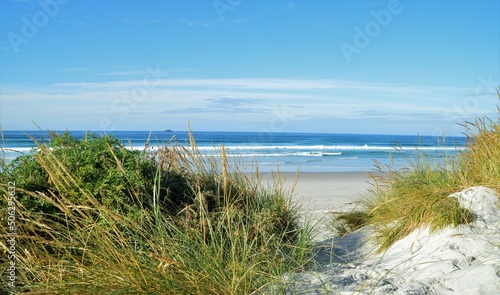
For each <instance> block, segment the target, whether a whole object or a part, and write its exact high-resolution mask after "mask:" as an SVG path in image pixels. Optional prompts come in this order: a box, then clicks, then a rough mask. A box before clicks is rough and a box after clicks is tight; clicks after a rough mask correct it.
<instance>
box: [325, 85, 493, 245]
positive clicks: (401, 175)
mask: <svg viewBox="0 0 500 295" xmlns="http://www.w3.org/2000/svg"><path fill="white" fill-rule="evenodd" d="M499 98H500V93H499ZM498 111H499V112H498V114H499V116H498V117H497V118H496V119H490V118H478V119H476V121H475V122H473V123H472V122H467V123H466V124H464V125H463V126H464V128H465V132H464V133H465V134H466V135H467V137H468V143H467V146H466V148H465V149H464V150H459V151H458V153H457V155H454V156H448V157H447V158H446V160H445V161H444V163H436V162H435V161H433V160H432V159H430V158H428V157H426V156H425V154H424V153H419V155H418V156H417V157H415V158H413V159H410V165H409V166H410V169H409V170H408V171H401V170H398V169H396V168H394V167H393V166H391V165H382V164H380V163H379V162H376V164H375V166H376V170H377V172H379V173H373V174H370V176H371V178H372V180H373V189H372V190H371V192H372V195H373V197H372V198H370V199H366V200H364V202H363V205H362V209H361V210H358V211H355V212H349V213H346V214H342V215H339V216H337V217H336V218H335V221H334V222H335V224H337V227H339V226H338V224H342V225H343V226H342V228H344V229H346V231H345V232H347V231H348V230H356V229H359V228H361V227H364V226H372V227H373V229H374V240H375V244H376V245H377V246H378V248H377V249H378V251H379V252H380V251H383V250H384V249H387V248H388V247H390V246H391V245H392V244H393V243H394V242H395V241H397V240H399V239H401V238H403V237H406V236H407V235H408V234H410V233H411V232H412V231H414V230H415V229H417V228H421V227H429V228H430V229H431V231H435V230H439V229H441V228H444V227H446V226H450V225H452V226H457V225H459V224H466V223H470V222H472V221H473V220H474V216H473V215H472V214H471V212H470V211H469V210H468V209H467V208H462V207H460V205H459V203H458V201H457V200H456V199H454V198H449V197H448V196H449V195H451V194H453V193H456V192H459V191H461V190H464V189H467V188H469V187H472V186H486V187H490V188H492V189H494V190H496V191H497V192H498V195H499V196H500V109H499V110H498ZM417 149H418V148H417ZM345 232H344V233H345Z"/></svg>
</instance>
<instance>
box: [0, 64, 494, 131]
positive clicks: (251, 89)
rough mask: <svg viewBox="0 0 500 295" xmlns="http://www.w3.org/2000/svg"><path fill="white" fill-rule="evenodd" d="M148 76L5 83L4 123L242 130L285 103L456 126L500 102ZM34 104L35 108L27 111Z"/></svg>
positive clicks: (461, 92)
mask: <svg viewBox="0 0 500 295" xmlns="http://www.w3.org/2000/svg"><path fill="white" fill-rule="evenodd" d="M135 74H138V72H137V71H117V72H106V73H103V75H109V76H124V77H125V76H128V75H135ZM147 78H148V79H149V80H148V79H135V80H115V81H110V82H100V83H83V82H82V83H61V84H51V85H45V86H36V87H34V86H26V85H23V86H20V85H13V84H10V85H7V84H3V85H0V86H1V90H0V94H1V95H2V107H3V108H4V109H5V110H4V112H3V114H4V117H3V118H2V120H3V121H4V122H1V123H2V125H4V128H6V129H8V128H9V126H8V125H9V123H10V122H17V123H16V124H22V122H25V123H26V124H30V122H31V120H33V119H34V118H40V117H43V118H45V120H47V121H51V122H53V124H63V123H65V122H66V121H65V120H67V121H68V122H72V123H73V124H74V125H77V126H80V127H79V128H80V129H90V128H98V126H99V124H98V122H99V121H100V120H102V118H110V119H111V120H113V122H115V123H117V126H119V127H117V128H121V129H129V128H132V127H136V126H137V123H136V122H153V121H154V120H158V121H161V120H165V119H166V118H168V119H169V120H176V121H179V122H185V121H186V120H188V119H190V118H196V119H197V120H198V121H199V122H202V123H200V124H202V125H203V126H207V127H209V126H215V125H211V124H218V125H216V126H226V127H227V128H232V129H237V128H238V126H258V125H259V124H260V125H265V124H268V123H266V122H269V121H270V120H272V117H273V116H274V115H273V114H274V113H276V112H277V110H281V109H283V108H286V111H287V113H288V114H289V115H290V116H291V117H293V120H294V121H295V122H300V121H304V122H305V121H308V122H309V121H311V120H313V121H314V120H316V121H318V122H319V121H321V122H323V121H325V120H332V121H335V120H347V121H349V122H352V123H353V124H357V126H358V128H359V129H360V132H362V128H364V127H363V122H367V121H370V120H379V121H380V122H381V123H380V124H383V122H385V124H387V126H388V128H395V127H396V126H395V125H398V126H397V127H400V125H401V124H403V122H408V124H409V123H412V124H415V122H417V121H418V120H421V121H426V122H427V124H429V125H431V124H435V125H436V126H439V124H444V123H446V124H448V125H449V124H452V123H454V122H450V121H451V120H455V121H457V120H458V121H460V120H461V119H464V118H469V117H471V116H475V115H478V114H482V113H488V112H490V111H491V109H492V108H493V107H494V103H495V100H491V101H494V102H493V103H491V102H489V100H488V99H484V98H479V97H476V98H475V99H477V105H474V106H473V107H471V108H468V109H467V108H463V107H460V106H463V105H464V101H465V99H467V96H466V95H467V94H470V93H471V92H472V91H473V90H472V89H469V88H450V87H423V86H413V85H392V84H386V83H366V82H358V81H345V80H326V79H317V80H313V79H279V78H260V79H259V78H252V79H241V78H238V79H236V78H234V79H165V78H162V77H159V78H158V79H155V78H154V77H152V76H150V77H147ZM469 99H470V98H469ZM475 102H476V101H475ZM27 105H29V106H30V107H29V109H30V110H33V111H30V112H26V111H24V112H23V111H22V110H23V108H26V106H27ZM34 110H36V111H34ZM14 114H15V115H14ZM61 114H64V116H65V117H64V118H65V119H64V120H63V121H61V120H60V119H58V118H60V117H61ZM72 115H73V116H72ZM82 115H86V116H82ZM165 116H167V117H165ZM155 118H156V119H155ZM148 120H149V121H148ZM311 122H312V121H311ZM394 122H398V123H397V124H395V123H394ZM118 123H119V124H118ZM400 123H401V124H400ZM120 124H121V125H120ZM134 124H135V125H134ZM89 125H90V127H88V126H89ZM63 127H64V126H63ZM59 128H61V127H60V126H59ZM214 128H215V127H214ZM292 131H293V130H292ZM311 131H314V130H311Z"/></svg>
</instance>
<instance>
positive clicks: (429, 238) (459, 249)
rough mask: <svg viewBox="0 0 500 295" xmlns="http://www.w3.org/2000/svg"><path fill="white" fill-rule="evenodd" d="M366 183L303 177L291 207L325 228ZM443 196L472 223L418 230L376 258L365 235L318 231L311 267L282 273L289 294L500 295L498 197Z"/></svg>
mask: <svg viewBox="0 0 500 295" xmlns="http://www.w3.org/2000/svg"><path fill="white" fill-rule="evenodd" d="M287 179H288V177H287ZM368 180H369V179H368V177H367V176H366V175H365V174H360V173H341V174H338V175H337V174H336V173H323V174H321V173H309V174H308V173H306V174H305V175H301V178H300V180H299V183H298V184H297V186H296V191H295V193H296V196H297V197H296V199H295V201H296V202H300V203H302V204H303V211H304V214H306V215H307V214H308V213H310V214H313V215H314V217H315V219H316V220H320V221H321V220H323V222H324V221H325V220H326V218H328V216H329V214H328V212H329V211H339V210H346V209H349V208H352V207H353V206H354V205H355V204H356V200H358V199H359V198H361V197H366V196H367V195H368V194H367V192H366V190H367V189H368V188H369V187H370V185H369V183H368V182H367V181H368ZM286 184H287V185H290V184H291V181H290V179H288V180H287V182H286ZM301 196H302V197H301ZM450 197H455V198H457V199H458V200H459V202H460V204H461V206H463V207H465V208H469V209H470V210H471V212H472V213H473V214H474V215H475V217H476V220H475V222H474V223H472V224H469V225H461V226H459V227H448V228H445V229H443V230H441V231H439V232H435V233H431V232H430V231H429V229H428V228H422V229H419V230H416V231H414V232H413V233H412V234H410V235H409V236H408V237H406V238H404V239H402V240H400V241H398V242H396V243H395V244H394V245H393V246H392V247H390V248H389V249H388V250H387V251H385V252H383V253H380V254H374V251H373V250H374V246H373V245H372V244H370V243H369V242H367V241H368V239H369V236H370V235H371V231H370V228H364V229H361V230H358V231H356V232H353V233H350V234H348V235H346V236H344V237H339V236H335V233H333V232H331V231H329V228H328V227H319V228H320V231H322V233H321V234H320V235H319V236H318V242H317V255H316V263H315V266H314V267H313V268H312V269H311V270H309V271H306V272H302V273H294V274H289V275H288V276H287V277H286V278H285V279H286V280H288V281H289V282H293V283H291V284H290V286H289V288H288V293H289V294H415V295H418V294H500V205H499V201H498V200H499V199H498V197H497V196H496V195H495V193H494V192H493V191H492V190H490V189H488V188H485V187H473V188H470V189H468V190H465V191H462V192H459V193H456V194H453V195H452V196H450Z"/></svg>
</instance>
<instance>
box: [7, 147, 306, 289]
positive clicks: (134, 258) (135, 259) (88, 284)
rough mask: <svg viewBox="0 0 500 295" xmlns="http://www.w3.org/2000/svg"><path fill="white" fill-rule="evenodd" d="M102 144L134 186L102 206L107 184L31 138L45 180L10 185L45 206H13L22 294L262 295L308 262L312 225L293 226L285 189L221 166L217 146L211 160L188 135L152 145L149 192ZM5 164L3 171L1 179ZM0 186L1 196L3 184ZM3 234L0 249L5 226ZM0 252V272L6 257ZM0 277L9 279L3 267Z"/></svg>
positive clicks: (223, 160) (293, 212) (224, 160)
mask: <svg viewBox="0 0 500 295" xmlns="http://www.w3.org/2000/svg"><path fill="white" fill-rule="evenodd" d="M92 140H96V139H95V138H94V139H92ZM92 140H90V142H91V141H92ZM97 140H98V139H97ZM85 148H86V146H85ZM108 149H109V151H111V154H108V157H107V158H103V159H105V161H108V160H109V159H110V158H111V159H113V160H114V165H111V166H110V167H115V168H116V169H113V170H112V174H113V175H112V176H116V174H120V173H121V174H122V175H120V177H122V176H123V180H124V183H123V185H124V186H127V184H128V185H132V184H133V186H132V187H128V189H124V190H119V191H118V190H117V192H120V193H121V192H124V195H125V196H127V194H129V197H130V199H128V200H129V201H128V202H129V203H128V205H127V206H128V207H127V206H115V205H116V204H115V203H116V202H115V200H113V202H111V203H109V204H113V206H111V207H109V206H106V204H108V203H106V200H105V198H106V197H107V195H106V192H108V191H109V189H106V190H104V188H106V183H107V182H103V183H101V184H99V187H97V188H94V187H89V186H88V185H86V183H85V181H84V180H82V179H79V178H78V177H76V176H75V173H79V172H78V171H77V172H72V169H71V168H70V167H69V166H68V163H69V162H68V161H67V160H68V159H64V157H61V155H60V154H57V153H56V152H55V151H54V150H52V149H49V148H48V146H47V145H45V144H42V143H38V151H37V152H36V154H35V156H34V159H35V161H36V163H38V165H40V166H41V167H42V168H43V171H45V172H46V174H47V177H48V178H47V179H48V180H47V183H48V184H50V189H49V190H47V191H45V192H40V191H30V190H25V189H22V188H18V194H19V196H21V195H25V197H24V198H22V200H31V202H35V201H36V203H35V205H36V206H35V205H33V206H34V207H33V208H42V209H40V211H37V212H32V211H30V210H28V209H27V208H26V207H25V206H24V204H23V202H20V201H18V202H17V203H16V206H17V211H16V212H17V216H16V217H17V234H18V236H17V237H16V239H17V244H16V245H17V248H16V249H17V253H16V254H17V273H16V274H17V281H16V285H17V287H16V289H15V291H16V292H18V293H19V294H259V293H260V292H261V291H263V290H267V291H268V290H270V288H272V286H276V282H277V281H279V278H280V277H281V276H282V275H283V274H284V273H285V272H289V271H294V270H297V269H301V268H302V267H304V265H305V264H306V263H307V262H308V259H310V253H311V239H310V234H311V232H310V227H308V226H307V225H302V226H301V227H299V225H298V224H297V220H298V211H297V210H298V208H295V207H294V206H292V204H291V201H290V192H289V191H287V190H285V189H284V188H283V187H281V186H280V184H279V181H276V182H275V183H274V185H270V186H267V187H266V186H264V185H263V184H262V183H261V182H260V178H259V175H258V174H255V175H254V176H251V175H247V174H244V173H242V172H241V171H239V169H238V167H239V166H238V165H239V164H238V163H235V164H234V165H232V166H231V165H229V164H230V163H228V157H227V155H226V151H225V150H224V148H223V147H221V149H220V155H219V156H220V157H219V158H215V157H208V156H204V155H202V154H200V152H199V151H198V149H197V148H196V143H195V141H194V139H191V145H190V147H188V148H185V147H181V146H178V145H175V144H174V145H172V146H168V147H165V148H161V149H159V150H158V152H157V153H156V154H154V155H152V156H151V158H150V159H149V161H154V163H156V164H155V165H156V166H155V167H157V171H156V172H155V171H153V173H152V175H153V176H154V181H153V184H152V185H151V187H149V189H150V190H149V194H148V193H147V190H146V192H145V193H144V192H143V193H141V191H142V188H141V187H139V185H138V184H140V183H141V182H137V181H136V179H135V177H136V174H135V173H131V172H130V171H128V170H127V169H126V168H124V167H127V165H129V164H130V163H126V160H125V159H128V158H126V157H124V156H123V155H120V152H121V150H120V149H118V151H117V150H116V149H115V148H114V147H111V146H109V147H108ZM82 153H83V151H82ZM80 154H81V153H80ZM90 155H93V154H92V153H90ZM110 155H111V156H110ZM92 157H93V156H92ZM138 161H139V159H138ZM79 164H80V163H79ZM108 164H109V163H108ZM132 164H133V163H132ZM136 164H138V163H136ZM230 166H231V167H235V168H233V169H230V168H229V167H230ZM78 167H80V166H78ZM85 167H86V166H85ZM131 167H135V166H133V165H132V166H131ZM138 167H139V166H138ZM141 167H142V166H141ZM29 168H30V169H31V168H32V167H29ZM85 169H91V167H90V166H89V167H87V168H85ZM10 171H11V170H9V168H7V167H6V168H5V170H4V172H2V173H3V174H2V181H4V180H6V179H8V178H9V177H11V176H12V175H11V174H9V173H10ZM30 171H31V170H30ZM92 171H94V170H92ZM95 171H97V170H95ZM132 172H134V171H132ZM83 175H87V174H86V173H84V174H83ZM179 175H182V177H180V176H179ZM108 176H109V175H107V176H106V177H108ZM162 178H168V181H166V182H165V179H162ZM106 179H108V178H106ZM113 179H115V178H113V177H111V176H109V181H112V180H113ZM120 179H121V178H120ZM95 181H96V182H98V180H95ZM165 183H167V184H169V185H170V186H169V187H162V186H165ZM113 189H114V188H113ZM0 190H1V191H2V195H3V196H6V195H7V193H6V190H7V188H6V187H5V186H4V185H3V183H2V186H0ZM174 197H175V198H178V199H179V200H180V201H179V202H176V200H173V198H174ZM148 198H149V199H148ZM169 198H170V199H169ZM20 199H21V198H20ZM166 199H167V200H166ZM30 204H31V203H30ZM163 205H165V206H166V207H165V208H164V207H162V206H163ZM3 208H5V206H4V207H3ZM47 208H48V209H47ZM43 210H50V213H46V212H43ZM1 216H2V220H1V221H0V222H2V223H4V222H6V220H5V219H6V216H7V215H6V214H5V212H2V214H1ZM1 235H2V241H1V242H0V247H1V248H2V251H4V252H5V251H6V249H7V245H6V244H5V237H6V235H7V232H6V229H5V227H1ZM2 257H3V258H2V260H0V262H1V264H2V269H5V268H6V267H5V266H6V265H8V263H9V261H7V260H6V259H5V257H4V256H2ZM1 280H2V285H3V286H6V284H5V283H6V282H5V280H6V276H5V275H2V279H1ZM278 286H279V284H278ZM3 288H6V287H3ZM274 288H275V289H279V287H274ZM3 291H12V290H10V289H4V290H3Z"/></svg>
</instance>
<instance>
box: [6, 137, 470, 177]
mask: <svg viewBox="0 0 500 295" xmlns="http://www.w3.org/2000/svg"><path fill="white" fill-rule="evenodd" d="M71 133H72V135H73V136H75V137H77V138H82V137H83V136H84V134H85V132H84V131H71ZM96 133H97V134H100V133H99V132H96ZM107 134H111V135H114V136H116V137H117V138H119V139H120V140H122V141H123V142H124V144H125V145H126V146H129V147H131V148H134V149H139V150H142V149H143V148H144V146H145V144H146V142H147V140H148V138H149V139H150V143H149V146H150V147H152V148H153V149H154V148H155V147H159V146H163V145H166V144H171V143H172V142H178V143H179V144H181V145H184V146H187V145H188V142H189V133H188V132H185V131H179V132H163V131H156V132H148V131H115V132H108V133H107ZM28 135H29V136H28ZM193 135H194V138H195V140H196V143H197V145H198V147H199V149H200V151H201V152H202V154H207V155H210V154H217V148H219V147H220V145H221V144H224V147H225V148H226V149H227V151H228V154H229V155H230V156H231V157H237V158H238V159H239V161H242V162H244V163H247V164H248V167H249V169H252V168H250V167H251V163H253V162H256V163H258V166H259V171H261V172H269V171H277V169H278V167H279V170H280V171H281V172H296V171H299V170H300V171H301V172H347V171H372V170H373V169H374V160H377V161H379V162H381V163H383V164H389V163H391V160H390V159H391V157H392V158H393V159H394V166H395V167H396V168H397V169H404V168H407V167H408V166H409V162H408V160H409V159H412V158H413V157H414V156H415V155H417V153H419V152H420V153H423V154H425V155H426V156H427V157H428V158H430V159H431V160H432V161H436V162H442V161H444V157H446V156H450V155H455V154H457V153H458V150H461V149H463V148H464V147H465V145H466V141H467V140H466V138H464V137H447V138H446V142H443V140H442V138H438V137H433V136H420V137H419V136H408V135H373V134H324V133H258V132H208V131H205V132H201V131H200V132H196V131H193ZM30 136H31V137H33V138H35V139H37V140H45V141H47V140H49V137H48V134H47V132H43V131H3V141H2V142H1V145H0V147H1V148H2V150H3V153H4V157H5V159H6V161H7V162H10V161H12V160H13V159H14V158H15V157H17V156H19V155H22V154H27V153H29V152H30V151H31V150H32V149H33V148H35V147H36V145H35V143H34V142H33V140H32V139H31V138H30ZM417 149H418V151H417Z"/></svg>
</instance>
